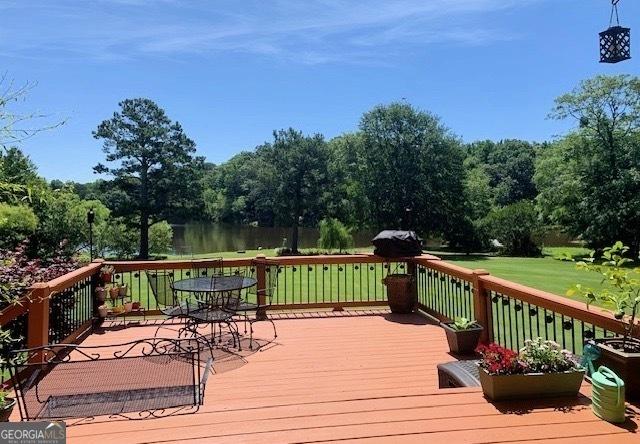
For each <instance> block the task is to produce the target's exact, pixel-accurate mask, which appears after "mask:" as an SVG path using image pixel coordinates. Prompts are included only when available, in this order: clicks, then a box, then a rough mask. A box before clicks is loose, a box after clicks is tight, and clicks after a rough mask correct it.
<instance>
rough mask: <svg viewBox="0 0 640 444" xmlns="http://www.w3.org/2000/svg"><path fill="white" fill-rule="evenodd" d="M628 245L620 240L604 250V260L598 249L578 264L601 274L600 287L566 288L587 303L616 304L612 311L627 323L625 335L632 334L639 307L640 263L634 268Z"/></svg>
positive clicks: (581, 268) (617, 317)
mask: <svg viewBox="0 0 640 444" xmlns="http://www.w3.org/2000/svg"><path fill="white" fill-rule="evenodd" d="M628 252H629V247H627V246H625V245H624V244H623V243H622V242H620V241H618V242H616V243H615V244H613V246H611V247H607V248H605V249H604V250H603V252H602V259H603V262H602V263H597V262H596V259H595V251H593V252H591V255H590V257H589V258H588V259H585V260H584V261H580V262H578V263H577V264H576V268H577V269H578V270H584V271H590V272H593V273H597V274H599V275H601V276H602V282H601V285H602V286H601V288H593V287H588V286H584V285H582V284H576V285H574V286H573V287H572V288H570V289H569V290H567V296H573V295H576V294H578V295H581V296H583V297H585V298H586V299H587V303H588V304H590V303H593V302H602V303H604V304H605V306H608V307H612V308H613V314H614V316H615V317H616V319H619V320H620V321H621V322H622V323H623V325H624V338H625V342H626V340H627V339H629V338H630V337H632V336H633V331H634V328H635V318H636V314H637V311H638V307H640V267H636V268H632V267H631V264H633V262H634V261H633V260H632V259H629V258H626V257H625V256H626V255H627V254H628Z"/></svg>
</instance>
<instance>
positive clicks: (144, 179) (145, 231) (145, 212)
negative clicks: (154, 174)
mask: <svg viewBox="0 0 640 444" xmlns="http://www.w3.org/2000/svg"><path fill="white" fill-rule="evenodd" d="M141 163H142V169H141V171H140V251H139V254H138V256H139V257H140V259H148V258H149V208H148V207H147V204H148V202H149V176H148V172H149V166H148V165H147V162H146V159H143V160H142V162H141Z"/></svg>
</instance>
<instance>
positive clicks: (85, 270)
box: [44, 261, 103, 293]
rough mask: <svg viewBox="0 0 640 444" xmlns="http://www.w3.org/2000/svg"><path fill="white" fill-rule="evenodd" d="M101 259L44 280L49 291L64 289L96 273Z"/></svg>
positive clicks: (100, 265) (100, 264)
mask: <svg viewBox="0 0 640 444" xmlns="http://www.w3.org/2000/svg"><path fill="white" fill-rule="evenodd" d="M102 265H103V262H102V261H96V262H91V263H90V264H89V265H85V266H84V267H81V268H78V269H77V270H73V271H72V272H70V273H67V274H64V275H62V276H60V277H57V278H55V279H52V280H50V281H49V282H45V283H44V284H45V285H47V286H48V287H49V288H50V289H51V292H52V293H53V292H59V291H63V290H66V289H67V288H69V287H71V286H73V285H75V284H77V283H78V282H80V281H82V280H84V279H86V278H88V277H90V276H92V275H94V274H96V273H97V272H98V270H100V268H101V267H102Z"/></svg>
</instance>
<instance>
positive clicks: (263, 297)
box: [255, 254, 267, 319]
mask: <svg viewBox="0 0 640 444" xmlns="http://www.w3.org/2000/svg"><path fill="white" fill-rule="evenodd" d="M266 259H267V258H266V256H265V255H264V254H258V255H256V259H255V264H256V280H257V281H258V282H257V283H256V286H257V291H256V295H257V298H258V305H259V306H260V308H259V309H258V311H257V312H256V319H266V317H267V314H266V312H265V309H264V306H265V305H266V304H267V294H266V292H267V267H266V264H267V261H266Z"/></svg>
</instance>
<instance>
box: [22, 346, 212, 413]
mask: <svg viewBox="0 0 640 444" xmlns="http://www.w3.org/2000/svg"><path fill="white" fill-rule="evenodd" d="M12 361H13V362H12V366H11V367H10V370H11V374H12V377H13V378H14V382H15V387H16V393H17V395H18V406H19V409H20V415H21V416H22V419H23V420H50V419H66V418H92V417H95V416H103V415H109V416H122V417H125V418H129V419H141V418H147V417H156V416H168V415H172V414H184V413H192V412H194V411H197V409H198V407H199V406H200V405H201V404H202V401H203V397H204V389H205V384H206V382H207V377H208V375H209V373H210V371H211V365H212V359H211V358H209V359H208V360H207V362H206V363H204V365H202V366H201V362H200V352H199V348H198V344H197V342H196V341H193V340H189V339H162V338H152V339H141V340H138V341H133V342H128V343H125V344H118V345H102V346H82V345H73V344H64V345H50V346H45V347H38V348H32V349H26V350H17V351H16V352H14V356H13V359H12ZM20 361H22V363H20ZM19 371H20V373H18V372H19ZM134 412H135V413H136V414H132V413H134Z"/></svg>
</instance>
